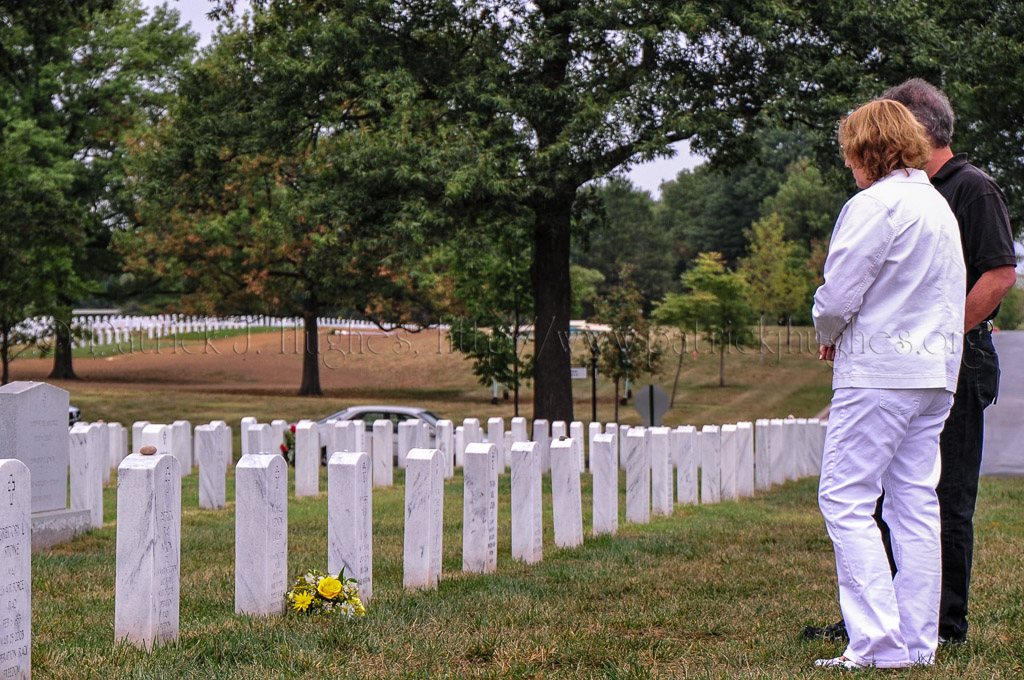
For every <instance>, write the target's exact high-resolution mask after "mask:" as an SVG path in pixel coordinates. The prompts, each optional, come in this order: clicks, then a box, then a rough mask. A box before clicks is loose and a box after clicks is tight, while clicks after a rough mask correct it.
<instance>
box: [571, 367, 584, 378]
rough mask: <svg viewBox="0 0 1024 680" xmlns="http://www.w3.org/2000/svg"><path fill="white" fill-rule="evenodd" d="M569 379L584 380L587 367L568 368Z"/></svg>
mask: <svg viewBox="0 0 1024 680" xmlns="http://www.w3.org/2000/svg"><path fill="white" fill-rule="evenodd" d="M569 377H570V378H571V379H573V380H586V379H587V378H588V377H589V376H587V367H586V366H572V367H570V368H569Z"/></svg>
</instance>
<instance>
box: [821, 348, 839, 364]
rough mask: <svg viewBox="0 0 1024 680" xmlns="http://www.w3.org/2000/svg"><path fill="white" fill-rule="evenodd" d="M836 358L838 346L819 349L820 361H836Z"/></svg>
mask: <svg viewBox="0 0 1024 680" xmlns="http://www.w3.org/2000/svg"><path fill="white" fill-rule="evenodd" d="M835 358H836V346H835V345H822V346H821V347H820V348H819V349H818V360H819V361H835Z"/></svg>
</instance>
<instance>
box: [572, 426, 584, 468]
mask: <svg viewBox="0 0 1024 680" xmlns="http://www.w3.org/2000/svg"><path fill="white" fill-rule="evenodd" d="M569 438H570V439H572V441H573V443H575V444H576V454H577V455H578V456H579V461H578V463H579V467H580V472H583V471H584V470H586V469H587V455H586V452H585V451H584V442H586V441H587V434H586V431H585V430H584V429H583V423H582V422H580V421H578V420H574V421H572V422H571V423H569Z"/></svg>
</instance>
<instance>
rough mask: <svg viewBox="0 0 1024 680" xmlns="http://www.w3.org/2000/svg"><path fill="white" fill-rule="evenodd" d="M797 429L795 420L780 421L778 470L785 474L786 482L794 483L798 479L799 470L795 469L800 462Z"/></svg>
mask: <svg viewBox="0 0 1024 680" xmlns="http://www.w3.org/2000/svg"><path fill="white" fill-rule="evenodd" d="M798 437H799V429H798V428H797V423H796V418H786V419H785V420H783V421H782V451H781V457H782V461H781V465H780V469H781V470H783V471H784V472H785V473H786V481H795V480H797V479H799V478H800V470H799V468H798V467H797V465H798V463H799V460H800V445H799V440H798Z"/></svg>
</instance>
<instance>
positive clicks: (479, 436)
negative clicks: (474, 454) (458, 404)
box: [462, 418, 484, 445]
mask: <svg viewBox="0 0 1024 680" xmlns="http://www.w3.org/2000/svg"><path fill="white" fill-rule="evenodd" d="M462 428H463V431H464V432H465V433H466V444H467V445H468V444H479V443H481V442H483V440H484V439H483V432H482V431H481V429H480V420H479V419H478V418H465V419H463V421H462Z"/></svg>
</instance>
